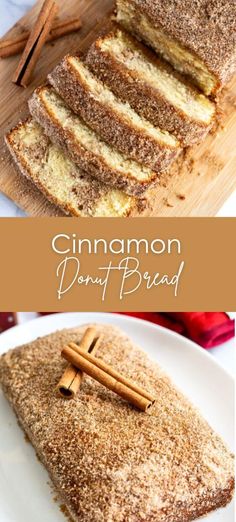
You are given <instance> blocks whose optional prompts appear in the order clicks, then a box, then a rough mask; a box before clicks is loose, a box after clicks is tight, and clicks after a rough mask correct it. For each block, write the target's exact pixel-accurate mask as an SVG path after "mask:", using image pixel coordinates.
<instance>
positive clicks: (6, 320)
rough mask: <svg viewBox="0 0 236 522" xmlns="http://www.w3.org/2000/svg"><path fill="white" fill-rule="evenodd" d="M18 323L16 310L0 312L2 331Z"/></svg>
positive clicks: (0, 328) (0, 327)
mask: <svg viewBox="0 0 236 522" xmlns="http://www.w3.org/2000/svg"><path fill="white" fill-rule="evenodd" d="M16 324H17V319H16V314H15V313H14V312H1V313H0V333H2V332H5V330H8V329H9V328H11V327H12V326H15V325H16Z"/></svg>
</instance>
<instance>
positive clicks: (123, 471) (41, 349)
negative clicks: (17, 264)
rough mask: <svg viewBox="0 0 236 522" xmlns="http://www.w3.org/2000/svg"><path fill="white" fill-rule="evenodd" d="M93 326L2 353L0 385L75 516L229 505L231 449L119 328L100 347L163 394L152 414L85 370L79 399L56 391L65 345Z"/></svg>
mask: <svg viewBox="0 0 236 522" xmlns="http://www.w3.org/2000/svg"><path fill="white" fill-rule="evenodd" d="M87 326H88V325H85V326H84V327H80V328H78V329H73V330H63V331H61V332H56V333H54V334H52V335H49V336H47V337H44V338H41V339H37V340H36V341H34V342H32V343H29V344H26V345H24V346H21V347H19V348H16V349H15V350H12V351H9V352H8V353H7V354H5V355H3V356H2V357H1V358H0V383H1V385H2V388H3V391H4V393H5V394H6V396H7V398H8V400H9V401H10V403H11V405H12V407H13V408H14V410H15V412H16V415H17V417H18V419H19V421H20V423H21V424H22V426H23V429H24V430H25V432H26V433H27V435H28V437H29V438H30V440H31V442H32V444H33V445H34V447H35V449H36V452H37V454H38V455H39V457H40V459H41V460H42V462H43V463H44V464H45V466H46V468H47V470H48V472H49V474H50V476H51V478H52V481H53V483H54V486H55V488H56V489H57V492H58V493H59V496H60V499H61V501H62V502H63V503H64V504H65V505H66V507H67V509H68V510H69V512H70V514H71V516H72V518H73V520H75V521H76V522H107V521H108V520H109V522H141V521H145V522H188V521H191V520H194V519H196V518H198V517H200V516H202V515H205V514H207V513H208V512H210V511H212V510H214V509H217V508H219V507H222V506H225V505H226V504H227V503H228V502H229V501H230V500H231V498H232V494H233V488H234V466H233V456H232V455H231V454H230V452H229V451H228V450H227V448H226V446H225V445H224V443H223V441H222V440H221V438H220V437H219V436H218V435H216V434H215V433H214V432H213V430H212V429H211V428H210V427H209V425H208V424H207V422H206V421H205V420H204V419H203V418H202V417H201V415H200V414H199V412H198V411H197V410H196V409H195V408H194V407H193V406H192V405H191V404H190V402H189V401H188V400H187V399H186V398H185V397H184V396H183V395H182V393H181V392H180V391H178V390H177V389H176V387H175V386H174V385H173V383H172V382H171V381H170V379H169V378H168V377H167V376H166V375H165V373H164V372H163V371H162V369H161V368H160V367H159V366H157V365H156V364H154V363H153V362H151V361H150V360H149V359H148V358H147V356H146V355H145V354H144V353H143V352H142V351H141V350H139V349H138V348H136V347H134V346H133V345H132V342H131V341H130V340H129V339H128V338H127V336H126V335H125V334H124V333H122V332H121V331H120V330H118V329H117V328H114V327H111V326H105V325H104V326H102V325H98V326H97V328H98V332H99V333H102V334H103V335H104V337H103V341H102V344H101V347H100V348H99V350H98V352H97V356H98V357H102V358H103V359H104V360H105V362H106V363H108V364H111V365H113V366H114V368H116V369H118V370H119V371H120V372H122V373H124V375H126V376H127V377H129V378H131V379H133V380H134V381H135V382H137V384H139V385H141V386H143V387H145V388H146V389H148V390H149V391H150V392H151V393H153V394H154V395H155V396H156V397H157V400H156V403H155V405H154V406H153V409H152V410H151V412H150V413H149V414H146V413H141V412H139V411H137V410H135V409H134V408H133V407H132V406H130V405H129V404H128V403H126V402H125V401H123V400H122V399H121V398H119V397H118V396H116V395H115V394H113V393H112V392H110V391H109V390H107V389H106V388H104V387H103V386H101V385H100V384H98V383H97V382H95V381H94V380H92V379H90V378H89V377H87V376H86V377H85V378H84V381H83V384H82V387H81V390H80V393H79V394H78V395H77V397H76V399H75V400H72V401H69V402H68V401H65V400H64V399H63V398H61V397H60V396H58V395H57V394H56V393H55V388H56V384H57V382H58V381H59V378H60V376H61V374H62V372H63V370H64V369H65V366H66V363H65V361H63V359H62V358H61V356H60V349H61V348H62V346H63V345H64V344H66V343H68V342H69V341H75V342H76V341H77V342H78V341H79V340H80V339H81V337H82V335H83V333H84V331H85V329H86V328H87Z"/></svg>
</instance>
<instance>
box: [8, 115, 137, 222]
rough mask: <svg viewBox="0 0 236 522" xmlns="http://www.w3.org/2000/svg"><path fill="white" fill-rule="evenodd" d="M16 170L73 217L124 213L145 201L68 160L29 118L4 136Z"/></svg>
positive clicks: (107, 215) (127, 213) (120, 214)
mask: <svg viewBox="0 0 236 522" xmlns="http://www.w3.org/2000/svg"><path fill="white" fill-rule="evenodd" d="M5 140H6V143H7V146H8V148H9V150H10V152H11V154H12V156H13V158H14V160H15V163H16V165H17V166H18V168H19V170H20V172H21V173H22V174H23V175H24V176H25V177H27V178H28V179H30V180H31V181H33V183H34V184H35V185H36V187H37V188H38V189H39V190H40V191H41V192H42V193H43V194H44V195H45V196H46V197H47V199H48V200H50V201H51V202H52V203H54V204H56V205H57V206H58V207H59V208H61V209H62V210H63V211H64V212H65V213H66V214H69V215H73V216H77V217H97V216H100V217H101V216H103V217H110V216H112V217H114V216H123V217H126V216H128V215H129V214H130V213H131V211H132V210H134V209H137V210H138V211H140V212H141V210H143V208H144V207H145V201H144V200H142V199H140V200H138V202H137V201H136V200H135V198H132V197H129V196H127V195H125V194H123V193H122V192H119V191H116V190H112V189H110V188H109V187H108V186H107V185H104V184H103V183H100V182H99V181H98V180H96V179H94V178H92V177H89V176H88V175H87V174H86V173H85V172H83V171H82V170H81V169H79V168H78V167H77V166H76V165H75V164H74V163H73V162H72V161H70V160H69V159H68V158H67V157H66V156H65V155H64V154H63V152H62V151H61V150H60V149H59V148H58V147H57V146H55V145H54V144H52V142H51V141H50V139H49V138H48V136H46V134H45V133H44V131H43V129H42V127H40V125H38V123H36V122H35V121H34V120H32V119H31V118H29V119H28V120H27V121H25V122H21V123H19V124H18V125H17V126H16V127H15V128H14V129H12V130H11V131H10V132H9V133H8V134H7V136H6V138H5Z"/></svg>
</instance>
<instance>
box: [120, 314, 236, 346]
mask: <svg viewBox="0 0 236 522" xmlns="http://www.w3.org/2000/svg"><path fill="white" fill-rule="evenodd" d="M125 315H131V316H133V317H139V318H140V319H145V320H146V321H151V322H153V323H156V324H160V325H161V326H165V327H166V328H170V329H171V330H174V331H175V332H178V333H181V334H182V335H185V336H186V337H189V339H191V340H192V341H194V342H195V343H197V344H200V346H202V347H203V348H206V349H209V348H213V347H214V346H217V345H218V344H223V343H224V342H226V341H228V340H229V339H231V338H232V337H234V335H235V322H234V320H233V319H230V318H229V316H228V315H227V314H226V313H225V312H168V313H156V312H151V313H149V312H146V313H145V312H143V313H141V312H140V313H132V312H131V313H127V314H125Z"/></svg>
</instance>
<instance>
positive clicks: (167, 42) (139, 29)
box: [117, 0, 217, 95]
mask: <svg viewBox="0 0 236 522" xmlns="http://www.w3.org/2000/svg"><path fill="white" fill-rule="evenodd" d="M117 22H119V23H120V24H121V25H123V26H124V27H125V28H126V29H127V30H128V31H130V32H134V33H135V34H138V35H139V36H140V37H141V38H142V39H143V40H144V41H145V42H146V43H147V44H148V45H150V46H151V47H153V48H154V49H155V51H157V52H158V53H160V54H161V56H162V57H163V58H164V59H165V60H167V61H168V62H170V63H171V64H172V65H173V66H174V67H175V68H176V69H177V70H178V71H180V72H182V73H184V74H187V75H189V76H191V78H192V79H193V81H194V83H196V84H197V85H198V86H199V87H200V88H201V90H202V91H203V92H204V93H205V94H206V95H210V94H211V93H212V92H213V91H214V90H215V88H216V86H217V79H216V77H215V76H214V75H213V74H212V73H211V72H210V71H209V70H208V69H207V67H206V66H205V64H204V63H203V62H202V61H201V60H199V59H198V58H197V56H196V55H194V54H192V53H191V52H190V51H188V50H187V49H185V48H184V47H183V46H181V45H180V44H179V43H178V42H177V41H176V40H174V39H172V38H170V37H169V36H168V35H167V34H166V33H165V32H163V31H162V30H161V29H160V28H157V27H154V25H152V24H151V22H150V20H149V19H148V17H147V16H146V15H145V14H144V13H141V12H139V15H138V24H137V20H136V16H135V7H134V6H133V5H132V2H127V1H125V0H117Z"/></svg>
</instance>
